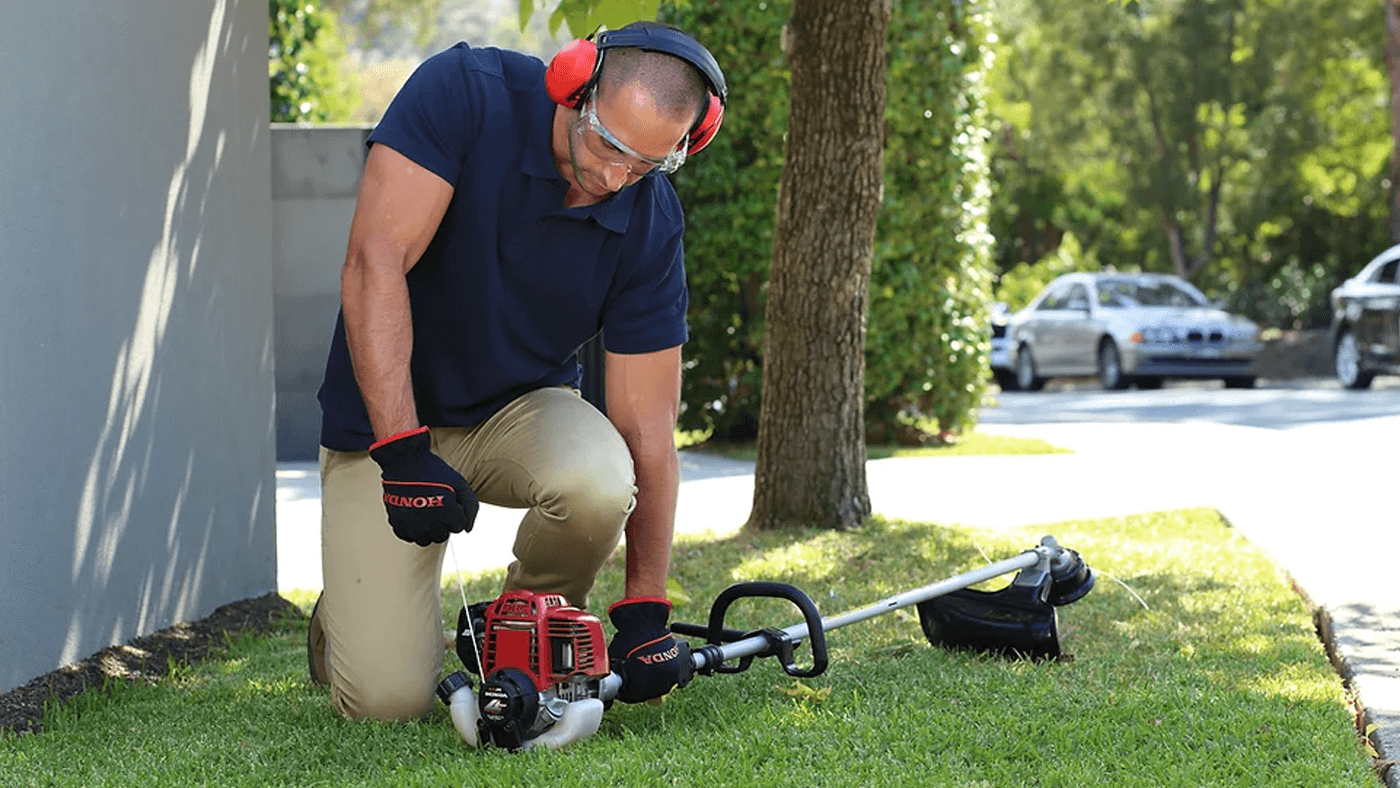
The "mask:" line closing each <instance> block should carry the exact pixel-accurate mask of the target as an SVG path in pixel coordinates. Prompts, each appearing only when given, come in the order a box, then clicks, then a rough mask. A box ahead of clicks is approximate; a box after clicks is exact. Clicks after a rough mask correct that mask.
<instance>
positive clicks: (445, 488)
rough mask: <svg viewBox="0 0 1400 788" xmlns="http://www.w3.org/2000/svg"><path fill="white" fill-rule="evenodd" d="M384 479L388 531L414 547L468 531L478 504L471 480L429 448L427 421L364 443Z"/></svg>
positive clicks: (442, 540) (430, 446)
mask: <svg viewBox="0 0 1400 788" xmlns="http://www.w3.org/2000/svg"><path fill="white" fill-rule="evenodd" d="M369 456H370V457H372V458H374V461H375V462H377V463H379V468H380V470H381V471H382V473H381V474H380V476H381V477H382V478H383V479H384V509H385V510H386V511H388V513H389V525H390V526H392V527H393V529H394V535H395V536H397V537H398V538H400V539H402V540H404V541H405V542H412V543H414V544H416V545H418V546H420V547H427V546H428V545H430V544H440V543H442V542H446V541H447V537H448V536H449V535H451V534H455V533H461V532H463V531H470V530H471V529H472V523H473V522H474V521H475V520H476V512H477V509H479V508H480V505H479V504H478V503H477V500H476V493H474V492H472V488H471V485H469V484H467V480H466V479H463V478H462V474H460V473H458V472H457V471H455V470H453V469H452V466H450V465H448V464H447V463H446V462H444V461H443V459H442V458H441V457H439V456H437V455H436V454H433V452H432V438H431V437H429V435H428V428H427V427H419V428H418V429H416V430H409V431H408V432H401V433H399V434H398V435H391V436H389V437H388V438H385V439H384V440H382V441H378V442H377V443H375V444H374V445H373V446H370V447H369Z"/></svg>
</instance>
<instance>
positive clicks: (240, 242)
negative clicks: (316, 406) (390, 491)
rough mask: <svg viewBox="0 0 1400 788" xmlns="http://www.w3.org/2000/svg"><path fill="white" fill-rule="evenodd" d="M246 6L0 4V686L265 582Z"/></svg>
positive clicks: (262, 219)
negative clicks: (0, 545)
mask: <svg viewBox="0 0 1400 788" xmlns="http://www.w3.org/2000/svg"><path fill="white" fill-rule="evenodd" d="M267 13H268V8H267V3H266V1H265V0H261V1H256V0H141V1H140V2H125V3H113V2H96V1H88V2H82V1H80V0H46V2H0V30H3V31H4V42H5V43H4V46H3V47H0V73H2V74H4V75H5V81H4V84H3V87H0V94H3V99H0V140H3V144H2V145H0V435H3V436H4V441H3V444H0V479H3V482H0V534H3V537H4V550H3V551H0V690H7V689H10V688H12V687H14V686H18V685H20V684H23V683H25V682H26V681H27V680H29V679H31V678H33V677H35V676H38V675H42V674H43V673H46V672H48V671H49V670H51V669H53V668H55V667H57V666H59V665H61V664H65V663H68V662H72V661H74V660H77V659H81V658H83V657H85V656H87V655H89V654H91V653H94V652H96V651H99V650H101V649H102V648H104V647H106V646H108V645H112V644H115V643H120V642H124V641H127V640H130V639H131V638H133V637H136V636H138V635H141V634H145V633H148V632H152V631H155V630H158V629H161V628H163V627H165V626H167V625H169V624H171V623H173V622H175V621H181V620H192V619H196V618H199V617H202V616H204V615H207V614H208V613H210V612H211V611H213V610H214V609H215V608H216V607H218V606H219V605H221V604H224V603H226V602H230V601H235V600H239V599H245V598H248V597H252V596H257V595H261V594H264V593H267V592H270V591H272V590H274V589H275V588H276V551H275V545H276V540H275V534H274V530H273V504H274V498H275V494H276V493H275V485H274V472H273V471H274V461H273V456H274V453H273V446H274V418H273V367H274V364H273V353H274V349H273V333H272V324H273V320H272V266H271V261H270V253H269V243H268V238H269V233H270V226H271V217H270V203H269V200H268V192H269V187H270V184H269V178H268V171H269V144H268V114H267V113H268V87H267Z"/></svg>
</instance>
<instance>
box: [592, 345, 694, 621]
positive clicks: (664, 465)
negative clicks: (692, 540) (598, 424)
mask: <svg viewBox="0 0 1400 788" xmlns="http://www.w3.org/2000/svg"><path fill="white" fill-rule="evenodd" d="M606 363H607V373H606V375H605V380H606V386H607V406H608V418H609V419H611V420H612V422H613V424H614V425H615V426H616V427H617V429H618V431H619V432H621V433H622V437H623V439H624V440H626V441H627V447H628V449H630V450H631V452H632V462H633V466H634V468H635V469H636V474H637V508H636V509H634V510H633V511H632V515H631V517H629V518H628V520H627V588H626V596H628V597H642V596H656V597H664V596H666V573H667V571H668V570H669V568H670V562H671V535H672V531H673V529H674V528H675V521H676V494H677V489H678V487H679V485H680V463H679V461H678V459H677V457H676V443H675V429H676V414H677V411H678V409H679V407H680V396H681V351H680V348H678V347H675V348H669V349H667V350H659V351H656V352H654V353H640V354H635V355H632V354H628V355H623V354H619V353H608V354H607V362H606Z"/></svg>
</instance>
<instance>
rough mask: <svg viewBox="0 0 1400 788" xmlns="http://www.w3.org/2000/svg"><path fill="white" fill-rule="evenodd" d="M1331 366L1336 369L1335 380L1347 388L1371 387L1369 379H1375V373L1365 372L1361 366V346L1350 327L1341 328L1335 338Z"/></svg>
mask: <svg viewBox="0 0 1400 788" xmlns="http://www.w3.org/2000/svg"><path fill="white" fill-rule="evenodd" d="M1332 360H1333V364H1332V366H1333V368H1334V369H1335V370H1336V371H1337V380H1339V381H1341V382H1342V385H1343V386H1346V387H1347V388H1349V389H1365V388H1370V387H1371V381H1372V380H1374V379H1375V377H1376V373H1374V372H1367V371H1366V370H1364V369H1362V368H1361V347H1360V345H1358V344H1357V342H1356V334H1354V333H1352V331H1351V329H1343V330H1342V335H1341V336H1340V337H1338V338H1337V347H1336V350H1335V352H1334V353H1333V356H1332Z"/></svg>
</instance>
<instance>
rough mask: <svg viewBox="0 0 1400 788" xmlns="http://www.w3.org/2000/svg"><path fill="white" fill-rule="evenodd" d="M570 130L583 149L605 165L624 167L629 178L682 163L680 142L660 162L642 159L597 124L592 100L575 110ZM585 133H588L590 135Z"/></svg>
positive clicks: (683, 156)
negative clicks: (574, 118) (576, 131)
mask: <svg viewBox="0 0 1400 788" xmlns="http://www.w3.org/2000/svg"><path fill="white" fill-rule="evenodd" d="M574 128H575V129H576V130H578V132H579V133H580V134H581V135H582V136H583V141H584V145H585V146H587V148H588V151H589V152H590V153H592V154H593V155H594V156H596V157H598V158H599V159H602V160H603V161H605V162H607V163H609V164H613V165H616V166H619V167H626V168H627V171H628V172H630V173H632V174H633V175H637V176H641V175H646V174H647V173H649V172H651V171H652V170H660V171H661V172H664V173H668V174H669V173H672V172H675V171H676V170H678V169H680V167H681V165H682V164H685V145H684V140H682V144H679V145H677V146H676V149H675V150H673V151H671V153H670V155H668V156H666V158H664V159H654V158H652V157H650V156H643V155H642V154H640V153H638V152H636V151H634V150H632V149H631V148H629V147H627V145H626V144H624V143H623V142H622V140H620V139H618V138H617V136H616V135H614V134H613V133H612V132H611V131H608V130H607V128H605V127H604V126H603V124H602V123H600V122H598V111H597V109H596V108H595V107H594V106H593V98H592V97H589V99H588V101H586V102H584V104H583V107H582V108H581V109H580V110H579V114H578V123H577V124H576V125H575V126H574ZM587 132H592V134H589V133H587Z"/></svg>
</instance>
